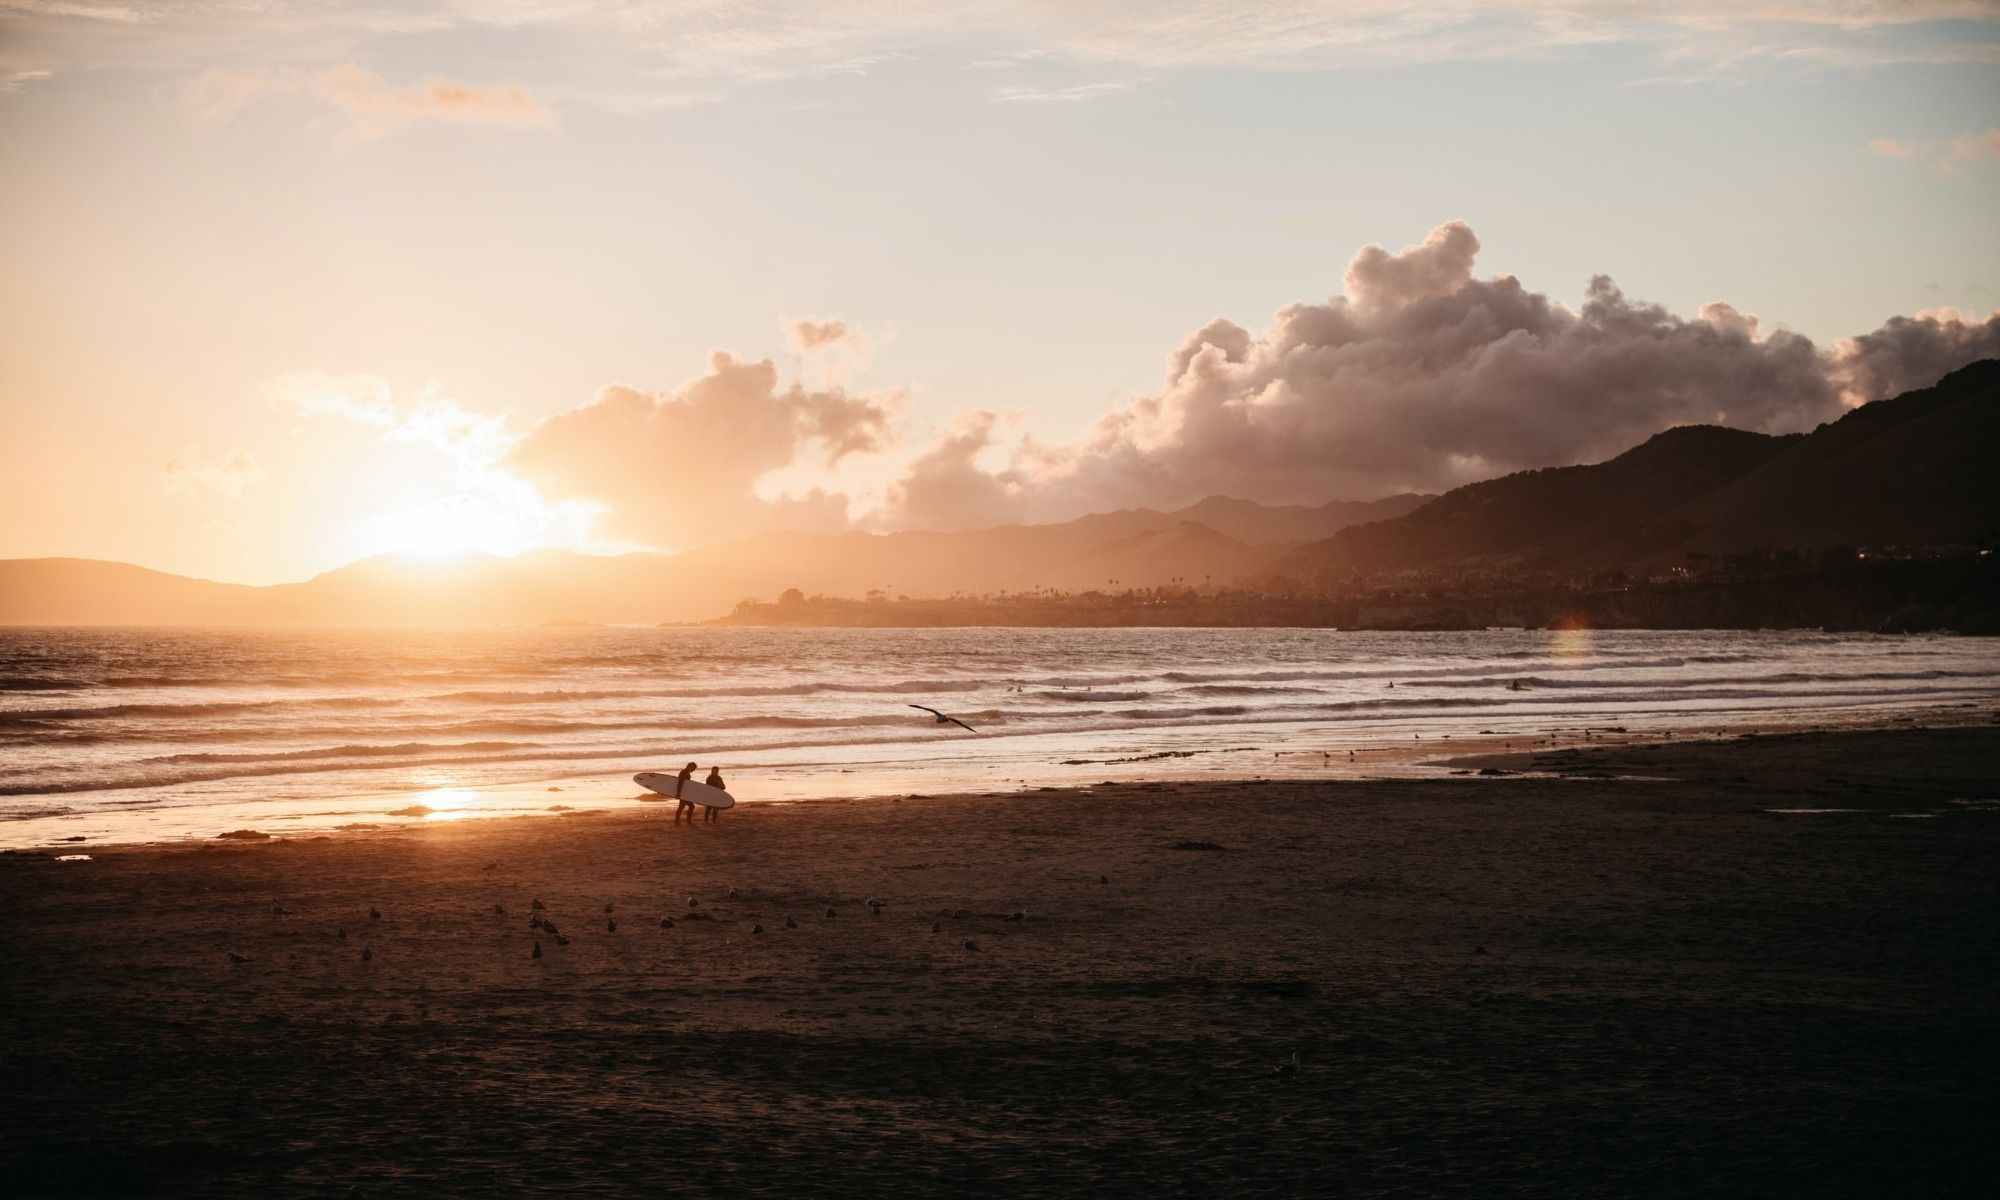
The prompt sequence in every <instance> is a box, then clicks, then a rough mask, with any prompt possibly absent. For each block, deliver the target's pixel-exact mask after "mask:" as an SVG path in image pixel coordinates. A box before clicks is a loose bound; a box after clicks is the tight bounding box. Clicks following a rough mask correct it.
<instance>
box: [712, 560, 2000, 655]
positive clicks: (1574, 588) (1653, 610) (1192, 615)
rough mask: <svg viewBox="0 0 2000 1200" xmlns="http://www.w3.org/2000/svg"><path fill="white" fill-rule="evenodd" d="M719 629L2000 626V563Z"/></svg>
mask: <svg viewBox="0 0 2000 1200" xmlns="http://www.w3.org/2000/svg"><path fill="white" fill-rule="evenodd" d="M710 624H713V625H722V626H752V627H760V628H774V627H799V628H867V629H894V628H942V627H965V626H972V627H993V628H1036V627H1040V628H1119V627H1188V628H1245V629H1248V628H1309V629H1353V630H1371V631H1385V632H1420V631H1425V630H1440V631H1444V630H1452V631H1462V630H1478V629H1489V628H1496V627H1498V628H1510V629H1561V628H1591V629H1656V630H1668V629H1684V630H1685V629H1825V630H1829V631H1837V632H1866V633H1939V632H1950V633H1961V634H1972V635H1981V636H1994V635H2000V566H1996V564H1995V563H1994V561H1993V559H1992V558H1991V556H1990V555H1984V554H1981V553H1979V552H1977V551H1973V552H1968V553H1965V554H1961V555H1956V556H1951V557H1943V558H1933V559H1905V560H1883V559H1858V558H1854V557H1853V556H1852V555H1850V556H1849V560H1848V561H1845V562H1842V563H1839V564H1837V565H1833V564H1824V563H1822V564H1814V565H1810V566H1808V565H1805V564H1801V563H1798V562H1796V561H1791V560H1763V561H1739V562H1734V563H1726V564H1720V565H1718V566H1717V568H1716V569H1715V570H1714V571H1713V572H1712V573H1710V574H1708V575H1706V576H1697V575H1694V574H1692V573H1690V572H1687V571H1685V570H1683V571H1682V572H1680V573H1679V574H1669V575H1666V576H1664V577H1659V578H1652V579H1641V580H1630V579H1627V578H1625V577H1623V576H1622V575H1620V574H1618V573H1616V572H1613V573H1610V574H1607V575H1603V576H1599V577H1596V578H1580V579H1562V578H1552V577H1534V578H1528V579H1515V580H1508V579H1486V580H1481V579H1467V578H1463V577H1453V576H1440V577H1437V578H1433V579H1429V580H1424V579H1416V580H1411V581H1409V582H1407V583H1403V584H1400V585H1395V586H1377V587H1372V588H1365V589H1364V588H1356V589H1351V590H1342V589H1333V590H1327V591H1317V590H1314V591H1307V590H1301V589H1299V588H1296V587H1294V586H1292V585H1290V584H1287V583H1285V582H1284V581H1273V582H1272V583H1270V584H1268V585H1266V586H1261V587H1258V586H1251V587H1242V588H1220V589H1207V590H1202V589H1194V588H1134V589H1128V590H1124V591H1117V592H1109V591H1105V592H1100V591H1088V592H1054V591H1045V592H1024V593H1015V594H1008V593H1001V594H993V595H978V596H953V597H947V598H911V597H907V596H904V597H896V598H893V599H891V598H888V597H884V596H874V597H871V598H868V599H865V600H858V599H850V598H843V597H835V596H804V595H802V594H799V593H797V592H792V593H788V594H787V595H786V596H785V597H784V598H781V599H780V600H778V601H775V602H771V603H763V602H759V601H755V600H745V601H743V602H742V603H741V604H738V605H737V606H736V609H735V611H733V612H731V613H730V614H729V615H728V616H726V617H721V618H719V619H717V620H715V621H713V622H710Z"/></svg>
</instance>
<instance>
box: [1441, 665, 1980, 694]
mask: <svg viewBox="0 0 2000 1200" xmlns="http://www.w3.org/2000/svg"><path fill="white" fill-rule="evenodd" d="M1991 677H1992V676H1991V675H1990V673H1988V672H1985V671H1947V670H1942V669H1939V670H1929V671H1860V672H1842V671H1831V672H1820V671H1782V672H1777V673H1774V674H1757V675H1683V676H1680V677H1678V678H1674V679H1648V680H1644V681H1643V682H1644V684H1645V686H1646V687H1648V688H1661V689H1674V688H1691V687H1719V686H1728V685H1730V684H1736V683H1756V684H1777V683H1898V682H1924V681H1929V680H1937V679H1988V678H1991ZM1635 682H1640V681H1636V680H1619V679H1560V678H1551V677H1549V676H1543V675H1487V676H1475V677H1473V678H1469V679H1437V680H1431V681H1428V682H1426V683H1425V684H1424V685H1423V686H1425V687H1439V688H1475V687H1512V686H1513V685H1514V684H1517V683H1518V684H1520V685H1521V686H1523V687H1527V688H1578V689H1581V688H1597V689H1604V688H1614V687H1621V686H1623V687H1629V686H1631V685H1632V684H1633V683H1635Z"/></svg>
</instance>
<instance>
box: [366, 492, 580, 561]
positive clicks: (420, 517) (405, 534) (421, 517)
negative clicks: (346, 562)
mask: <svg viewBox="0 0 2000 1200" xmlns="http://www.w3.org/2000/svg"><path fill="white" fill-rule="evenodd" d="M399 499H400V502H395V501H392V502H391V503H390V504H388V505H387V506H385V507H383V508H381V509H379V510H377V511H376V512H374V513H371V514H370V515H368V516H367V517H366V518H364V519H362V520H361V521H359V522H357V523H356V524H355V525H354V527H353V531H354V532H353V541H354V543H355V544H356V545H357V546H358V547H359V548H361V550H362V552H363V553H364V554H367V555H379V554H393V555H397V556H399V557H404V558H418V559H426V560H445V559H456V558H464V557H467V556H470V555H478V554H491V555H496V556H499V557H502V558H511V557H513V556H515V555H517V554H521V553H524V552H526V551H529V550H539V549H543V548H547V547H567V548H571V549H582V548H585V547H586V546H587V545H588V544H589V543H590V540H591V538H590V531H591V528H592V526H593V524H594V522H595V518H596V512H595V510H594V509H591V508H588V507H586V506H581V505H576V504H573V503H567V502H566V503H563V504H555V505H551V504H549V503H547V502H546V501H544V500H543V499H542V497H541V495H540V493H539V492H537V491H536V490H535V489H534V488H533V487H531V486H530V485H528V484H527V483H525V482H523V481H521V480H519V479H516V478H514V477H513V476H511V475H508V474H506V473H505V472H501V471H493V470H488V471H485V472H481V473H480V474H479V475H478V477H476V478H474V479H472V480H470V481H463V482H461V484H460V486H458V487H455V488H453V489H452V490H450V491H448V492H445V493H443V494H441V495H440V494H433V495H428V496H416V497H404V498H399Z"/></svg>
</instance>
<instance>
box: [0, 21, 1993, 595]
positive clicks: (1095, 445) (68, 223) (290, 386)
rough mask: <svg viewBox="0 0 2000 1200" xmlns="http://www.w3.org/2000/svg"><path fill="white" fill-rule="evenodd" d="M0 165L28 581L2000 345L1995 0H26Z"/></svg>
mask: <svg viewBox="0 0 2000 1200" xmlns="http://www.w3.org/2000/svg"><path fill="white" fill-rule="evenodd" d="M1413 11H1414V12H1415V13H1416V15H1412V13H1413ZM1133 13H1143V14H1144V15H1141V16H1136V17H1135V16H1132V15H1131V14H1133ZM0 162H4V171H0V257H4V261H5V263H6V268H5V270H4V271H0V303H4V305H5V314H6V320H5V325H4V331H0V557H26V556H41V555H77V556H85V557H99V558H115V559H122V560H127V561H133V562H139V563H142V564H145V565H148V566H155V567H160V568H163V569H167V570H173V571H179V572H184V573H191V574H199V575H206V576H210V577H215V578H224V579H231V580H242V581H249V582H269V581H274V580H281V579H293V578H300V577H303V576H306V575H309V574H311V573H313V572H315V571H319V570H324V569H327V568H329V567H332V566H335V565H338V564H340V563H343V562H346V561H348V560H351V559H353V558H356V557H359V556H362V555H365V554H370V553H377V552H382V551H386V550H399V549H400V550H415V551H450V550H455V549H466V548H485V549H493V550H499V551H514V550H519V549H523V548H527V547H530V546H535V545H565V546H581V547H588V548H596V549H615V548H619V547H623V546H632V545H655V546H662V547H671V546H674V545H682V544H687V543H689V542H692V541H696V540H701V539H703V538H705V537H711V536H726V535H732V534H735V533H741V532H753V531H755V530H757V529H761V528H768V527H773V526H795V527H812V528H834V527H840V526H842V525H844V524H847V523H850V522H860V523H862V524H864V525H868V526H881V525H885V524H893V523H901V524H932V525H949V524H953V523H968V522H975V521H979V520H986V519H1001V518H1006V517H1028V518H1038V517H1044V516H1060V515H1064V513H1066V512H1070V511H1074V510H1077V509H1078V508H1080V507H1091V506H1097V505H1101V504H1110V503H1124V502H1157V503H1170V502H1175V501H1177V500H1191V499H1194V498H1196V495H1195V494H1193V493H1198V492H1199V491H1202V490H1210V489H1213V490H1230V491H1235V492H1237V493H1238V494H1253V495H1254V498H1258V499H1264V500H1270V501H1295V500H1323V499H1331V498H1334V497H1336V496H1344V495H1353V496H1360V495H1372V494H1380V493H1381V492H1384V491H1388V490H1394V489H1396V488H1398V487H1403V486H1415V487H1439V486H1449V485H1450V484H1451V483H1453V482H1456V481H1458V480H1460V479H1463V478H1470V477H1473V476H1476V475H1479V474H1484V473H1492V472H1493V471H1497V470H1504V469H1513V468H1514V467H1516V466H1519V465H1539V464H1540V462H1554V461H1574V460H1575V459H1576V458H1578V457H1585V458H1588V457H1591V456H1595V455H1600V454H1602V453H1608V452H1610V451H1612V450H1615V449H1616V448H1618V447H1619V446H1620V445H1622V444H1627V441H1628V440H1629V439H1631V438H1632V437H1633V436H1634V435H1635V434H1636V436H1643V435H1644V433H1645V432H1646V431H1648V430H1650V429H1657V428H1661V427H1664V426H1666V425H1669V424H1673V423H1677V422H1681V421H1685V420H1703V419H1729V420H1730V421H1731V422H1732V423H1737V424H1744V425H1749V426H1752V427H1760V428H1771V429H1779V428H1788V427H1796V426H1798V425H1800V424H1805V423H1810V421H1812V420H1817V419H1824V417H1825V416H1827V415H1829V413H1830V412H1837V407H1836V408H1833V409H1829V408H1828V406H1829V405H1837V403H1838V402H1839V400H1841V399H1845V400H1846V401H1847V402H1852V401H1853V400H1854V399H1857V398H1860V397H1861V395H1862V390H1865V389H1862V385H1861V384H1858V383H1856V382H1855V380H1856V379H1860V378H1863V377H1864V375H1865V377H1866V379H1868V380H1870V381H1880V384H1881V386H1884V387H1886V386H1888V383H1889V382H1894V383H1897V384H1904V385H1910V384H1921V383H1928V382H1930V380H1929V379H1919V378H1916V377H1915V375H1914V374H1912V372H1914V371H1917V370H1918V368H1916V367H1909V366H1907V365H1905V366H1901V367H1899V368H1898V370H1899V371H1901V373H1900V374H1898V373H1896V372H1893V371H1892V372H1888V373H1886V374H1885V373H1883V371H1882V370H1881V369H1880V368H1879V364H1880V362H1881V361H1886V360H1884V359H1882V358H1880V356H1878V357H1877V358H1876V359H1870V360H1868V361H1867V362H1866V363H1865V364H1862V358H1858V357H1856V356H1855V353H1854V352H1853V348H1852V347H1850V348H1848V350H1847V351H1843V350H1841V349H1840V343H1841V339H1844V338H1851V337H1856V336H1859V335H1864V334H1869V333H1870V332H1871V331H1877V330H1878V329H1881V328H1882V327H1883V326H1884V323H1885V322H1887V321H1889V319H1890V318H1892V317H1897V316H1909V315H1915V314H1922V313H1927V312H1928V313H1931V314H1932V319H1931V320H1930V321H1929V322H1928V323H1927V324H1924V323H1919V324H1922V328H1921V329H1919V328H1916V327H1915V326H1913V325H1911V324H1909V323H1905V324H1903V325H1897V326H1892V327H1890V328H1888V329H1887V330H1885V331H1884V332H1883V333H1882V334H1881V335H1880V337H1881V338H1882V339H1884V340H1882V341H1880V342H1870V343H1866V345H1867V346H1875V345H1884V346H1886V345H1887V344H1888V341H1889V340H1894V339H1898V338H1903V337H1905V335H1908V336H1910V337H1915V336H1917V335H1919V334H1922V335H1924V336H1925V337H1928V338H1929V339H1930V340H1929V341H1928V342H1926V343H1925V345H1927V346H1931V347H1932V350H1931V351H1929V352H1927V353H1929V357H1921V356H1919V357H1920V359H1921V361H1922V362H1924V363H1937V364H1943V365H1950V361H1949V360H1950V356H1951V355H1960V356H1961V357H1962V356H1963V354H1966V353H1973V352H1974V351H1978V352H1985V351H1983V350H1980V348H1981V347H1985V346H1988V345H1989V344H1994V343H1990V342H1988V341H1987V340H1984V339H1988V338H1990V337H2000V322H1991V321H1989V314H1991V313H1992V312H1993V311H1994V310H1995V309H1996V308H2000V220H1996V219H1995V215H1994V214H1995V213H1996V212H2000V2H1995V0H1937V2H1929V0H1904V2H1890V0H1880V2H1871V0H1844V2H1840V3H1833V4H1825V5H1815V4H1808V3H1769V4H1760V3H1757V2H1755V0H1751V2H1748V3H1742V2H1739V3H1727V4H1725V3H1714V4H1708V3H1702V2H1700V0H1697V2H1695V3H1691V4H1674V5H1652V4H1645V3H1638V2H1616V3H1581V2H1572V3H1537V2H1532V0H1528V2H1521V3H1499V2H1472V0H1467V2H1460V3H1444V4H1435V5H1428V6H1424V7H1423V8H1421V9H1420V10H1412V9H1411V8H1410V7H1409V6H1404V5H1397V4H1388V3H1346V4H1315V3H1284V4H1272V5H1267V6H1261V7H1259V6H1253V5H1248V4H1241V3H1237V4H1222V3H1213V2H1211V0H1182V2H1179V3H1162V4H1154V5H1138V4H1093V3H1075V2H1071V3H1049V4H1021V5H995V4H972V3H968V4H943V5H919V4H910V3H906V2H905V3H895V4H889V3H877V2H874V0H855V2H851V3H841V4H819V5H812V4H799V5H793V4H782V3H735V2H732V0H660V2H657V3H655V2H647V0H635V2H632V3H620V4H604V5H596V4H588V3H566V2H562V0H546V2H538V0H515V2H501V3H490V4H489V3H479V2H477V0H465V2H463V3H429V4H412V5H398V4H394V3H389V2H387V0H383V2H381V3H375V4H339V3H305V2H299V3H289V2H286V0H276V2H272V3H264V4H260V5H256V6H244V5H238V4H230V3H221V2H217V3H185V4H183V3H152V2H149V0H130V2H126V3H120V2H118V0H49V2H42V0H0ZM1454 221H1462V222H1464V226H1463V227H1459V226H1452V225H1450V224H1449V223H1450V222H1454ZM1458 228H1464V229H1465V232H1464V234H1463V235H1462V236H1461V235H1459V234H1457V233H1454V232H1451V231H1452V230H1455V229H1458ZM1434 231H1435V232H1434ZM1474 231H1476V233H1475V232H1474ZM1426 239H1431V240H1430V242H1429V244H1428V247H1427V248H1425V247H1426ZM1370 245H1379V246H1382V247H1385V248H1386V249H1387V251H1388V252H1389V253H1388V254H1387V255H1380V256H1376V257H1374V258H1371V257H1370V256H1368V255H1366V254H1362V251H1363V248H1364V247H1367V246H1370ZM1412 247H1417V248H1419V249H1414V250H1411V251H1410V252H1409V253H1408V254H1404V253H1403V252H1404V251H1405V250H1406V248H1412ZM1357 255H1360V257H1357ZM1371 264H1373V265H1371ZM1351 265H1352V270H1350V266H1351ZM1599 275H1608V276H1609V277H1610V279H1611V280H1612V281H1615V289H1616V290H1615V291H1607V290H1606V288H1607V287H1612V286H1614V285H1611V284H1605V283H1602V282H1600V283H1599V284H1596V285H1593V283H1592V280H1593V277H1596V276H1599ZM1510 276H1511V277H1514V279H1518V281H1519V282H1518V285H1515V284H1514V283H1513V282H1512V280H1508V279H1506V277H1510ZM1613 297H1616V299H1615V301H1614V300H1613ZM1718 301H1721V302H1726V304H1727V305H1728V306H1729V307H1728V308H1710V309H1708V310H1706V312H1704V309H1703V306H1704V305H1711V304H1713V303H1714V302H1718ZM1288 306H1306V307H1303V308H1294V309H1291V310H1290V315H1289V316H1286V317H1282V318H1281V317H1279V316H1278V315H1276V314H1278V313H1279V312H1280V310H1285V309H1287V308H1288ZM1648 306H1659V309H1653V308H1650V307H1648ZM1944 308H1952V309H1956V310H1957V312H1958V314H1959V318H1958V319H1957V320H1956V321H1954V320H1953V319H1952V318H1951V317H1950V316H1949V315H1944V314H1937V313H1936V310H1940V309H1944ZM1660 310H1664V311H1660ZM1743 314H1754V315H1755V316H1756V318H1757V319H1758V320H1757V323H1756V324H1755V326H1754V327H1753V326H1751V325H1750V324H1749V323H1748V321H1747V320H1746V319H1744V318H1743V316H1742V315H1743ZM1217 318H1225V319H1226V323H1225V324H1222V325H1211V322H1213V321H1215V320H1216V319H1217ZM1468 330H1476V331H1478V332H1476V334H1473V333H1468V332H1467V331H1468ZM1197 331H1201V333H1199V334H1197ZM1232 331H1233V332H1232ZM1786 331H1789V332H1790V333H1795V334H1798V335H1803V338H1804V339H1809V340H1810V343H1811V344H1810V345H1809V346H1808V345H1806V344H1805V343H1804V341H1802V340H1800V339H1796V338H1788V336H1787V333H1786ZM1191 335H1192V336H1191ZM1239 335H1242V336H1240V337H1239ZM1440 339H1442V340H1440ZM1468 339H1470V340H1468ZM1940 339H1941V340H1940ZM1899 344H1900V343H1899ZM1184 346H1185V347H1186V350H1185V352H1184V353H1181V354H1179V355H1178V356H1177V354H1176V351H1177V349H1179V348H1182V347H1184ZM1441 346H1442V347H1445V349H1444V350H1440V349H1438V348H1439V347H1441ZM1204 347H1207V348H1208V349H1207V351H1206V352H1205V353H1204V352H1203V351H1204ZM1634 347H1638V348H1641V349H1643V350H1644V351H1645V352H1644V353H1637V352H1636V351H1634ZM1864 349H1865V347H1864ZM717 352H722V353H723V354H725V355H726V356H727V357H717V356H716V355H717ZM1446 352H1448V353H1449V354H1451V355H1454V356H1456V357H1455V358H1454V359H1453V362H1454V363H1455V364H1457V366H1455V367H1454V368H1453V370H1452V371H1450V372H1449V373H1448V374H1445V373H1440V369H1439V368H1437V366H1436V363H1437V362H1438V357H1437V356H1438V354H1440V353H1446ZM1843 354H1845V355H1846V357H1842V355H1843ZM1898 355H1899V357H1897V358H1896V362H1897V363H1899V364H1908V363H1909V362H1910V361H1912V360H1911V357H1910V355H1909V354H1908V353H1907V352H1905V351H1902V350H1899V351H1898ZM764 360H770V363H771V366H770V367H769V368H764V367H763V366H762V365H761V364H762V363H763V361H764ZM1686 362H1692V363H1695V364H1696V366H1697V367H1698V369H1690V370H1688V371H1686V372H1684V373H1681V372H1680V368H1679V365H1678V364H1682V363H1686ZM1579 364H1581V365H1579ZM1856 364H1862V365H1856ZM1459 367H1462V368H1463V369H1458V368H1459ZM1864 367H1865V370H1864ZM1925 369H1928V368H1925ZM1905 376H1908V377H1907V378H1906V377H1905ZM697 381H699V382H697ZM691 384H692V385H694V386H693V387H692V388H690V385H691ZM795 385H796V386H795ZM1870 386H1874V385H1873V384H1872V383H1871V385H1870ZM607 389H613V390H607ZM1877 390H1879V388H1878V389H1877ZM1024 438H1025V439H1027V440H1026V442H1025V443H1024V442H1023V439H1024ZM1287 456H1289V457H1287ZM829 463H831V465H829ZM1321 464H1323V466H1324V469H1323V470H1322V469H1320V465H1321ZM816 487H817V488H820V489H822V490H821V492H820V493H819V494H818V495H814V494H813V493H812V491H811V489H813V488H816ZM1259 493H1261V494H1259Z"/></svg>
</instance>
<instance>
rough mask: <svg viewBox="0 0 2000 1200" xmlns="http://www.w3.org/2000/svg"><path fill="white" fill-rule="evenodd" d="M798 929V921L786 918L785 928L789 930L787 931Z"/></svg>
mask: <svg viewBox="0 0 2000 1200" xmlns="http://www.w3.org/2000/svg"><path fill="white" fill-rule="evenodd" d="M798 927H799V923H798V922H797V921H794V920H792V919H791V918H790V917H786V918H785V928H787V929H797V928H798Z"/></svg>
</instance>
